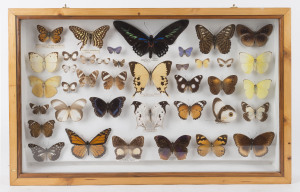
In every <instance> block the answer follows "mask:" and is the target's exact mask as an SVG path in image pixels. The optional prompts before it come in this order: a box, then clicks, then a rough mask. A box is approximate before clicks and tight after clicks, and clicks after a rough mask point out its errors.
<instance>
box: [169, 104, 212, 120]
mask: <svg viewBox="0 0 300 192" xmlns="http://www.w3.org/2000/svg"><path fill="white" fill-rule="evenodd" d="M174 105H175V106H176V107H177V110H178V116H179V117H180V118H181V119H183V120H186V119H187V118H188V116H189V115H191V116H192V118H193V120H196V119H199V118H200V117H201V115H202V111H203V108H204V107H205V105H206V101H204V100H203V101H198V102H196V103H194V104H193V105H192V106H189V105H187V104H185V103H183V102H181V101H174Z"/></svg>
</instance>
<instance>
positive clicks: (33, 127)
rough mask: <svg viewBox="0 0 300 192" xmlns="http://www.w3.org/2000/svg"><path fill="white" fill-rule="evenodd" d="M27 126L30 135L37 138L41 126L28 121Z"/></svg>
mask: <svg viewBox="0 0 300 192" xmlns="http://www.w3.org/2000/svg"><path fill="white" fill-rule="evenodd" d="M28 125H29V129H30V135H31V136H32V137H35V138H37V137H38V136H39V135H40V134H41V125H40V124H39V123H38V122H36V121H33V120H29V121H28Z"/></svg>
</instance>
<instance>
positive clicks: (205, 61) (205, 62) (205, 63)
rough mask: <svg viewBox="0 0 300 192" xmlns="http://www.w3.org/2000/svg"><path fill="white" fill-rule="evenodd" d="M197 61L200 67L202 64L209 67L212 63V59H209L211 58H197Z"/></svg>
mask: <svg viewBox="0 0 300 192" xmlns="http://www.w3.org/2000/svg"><path fill="white" fill-rule="evenodd" d="M195 63H196V64H197V67H198V68H202V66H203V67H205V68H207V67H208V65H209V63H210V60H209V58H206V59H204V60H203V61H202V60H200V59H195Z"/></svg>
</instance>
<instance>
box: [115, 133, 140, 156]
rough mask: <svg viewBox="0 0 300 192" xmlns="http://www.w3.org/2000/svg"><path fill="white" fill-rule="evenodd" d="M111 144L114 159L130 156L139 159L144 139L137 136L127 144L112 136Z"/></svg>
mask: <svg viewBox="0 0 300 192" xmlns="http://www.w3.org/2000/svg"><path fill="white" fill-rule="evenodd" d="M112 143H113V146H114V147H115V148H116V149H115V154H116V159H117V160H120V159H123V158H124V157H126V155H127V154H130V155H131V156H132V157H133V158H135V159H140V158H141V155H142V152H143V150H142V147H143V146H144V137H143V136H138V137H136V138H134V139H133V140H132V141H131V142H130V143H129V144H127V143H126V142H125V141H124V140H123V139H122V138H121V137H118V136H113V137H112Z"/></svg>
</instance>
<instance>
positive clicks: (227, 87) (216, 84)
mask: <svg viewBox="0 0 300 192" xmlns="http://www.w3.org/2000/svg"><path fill="white" fill-rule="evenodd" d="M237 81H238V77H237V76H236V75H230V76H228V77H226V78H225V79H224V80H223V81H221V80H220V79H219V78H217V77H215V76H210V77H208V79H207V82H208V85H209V89H210V92H211V93H212V94H214V95H218V94H219V93H220V91H221V90H222V89H223V91H224V93H225V94H226V95H230V94H232V93H233V92H234V90H235V85H236V84H237Z"/></svg>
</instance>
